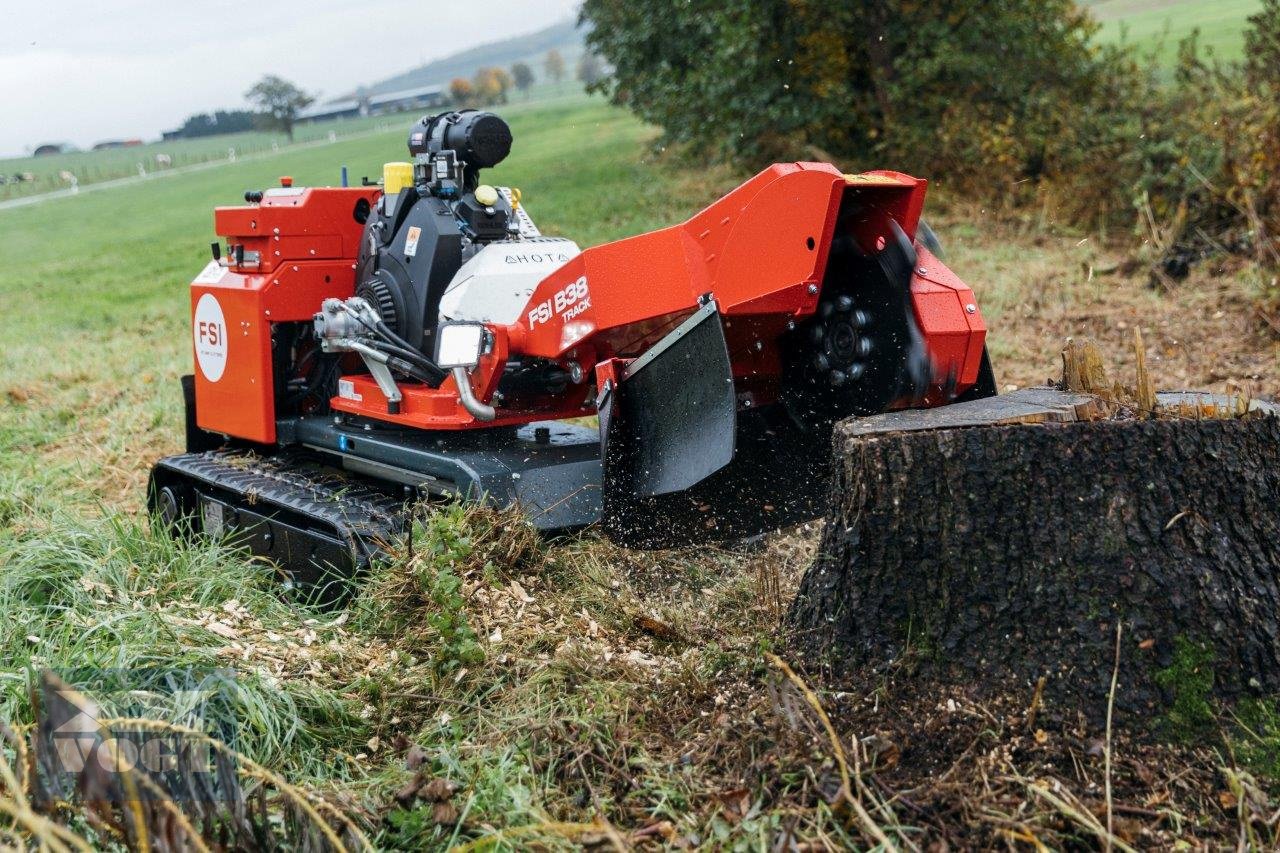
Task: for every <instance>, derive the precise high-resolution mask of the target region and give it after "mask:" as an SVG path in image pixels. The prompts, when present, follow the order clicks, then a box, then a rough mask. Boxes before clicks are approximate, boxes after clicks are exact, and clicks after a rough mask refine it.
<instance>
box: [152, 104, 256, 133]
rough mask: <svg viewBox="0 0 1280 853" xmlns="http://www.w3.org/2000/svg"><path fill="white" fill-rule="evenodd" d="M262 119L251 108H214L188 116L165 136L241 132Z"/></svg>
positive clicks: (252, 127) (252, 128) (254, 126)
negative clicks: (207, 111) (210, 111)
mask: <svg viewBox="0 0 1280 853" xmlns="http://www.w3.org/2000/svg"><path fill="white" fill-rule="evenodd" d="M261 121H262V119H261V117H260V116H259V115H258V113H255V112H253V111H252V110H215V111H214V112H212V113H196V114H195V115H193V116H189V117H188V118H187V120H186V121H184V122H183V123H182V126H181V127H179V128H178V129H177V130H174V131H171V132H169V133H167V134H165V136H166V137H167V138H170V139H198V138H200V137H202V136H217V135H219V134H223V133H242V132H244V131H247V130H254V129H255V128H257V127H259V126H260V123H261Z"/></svg>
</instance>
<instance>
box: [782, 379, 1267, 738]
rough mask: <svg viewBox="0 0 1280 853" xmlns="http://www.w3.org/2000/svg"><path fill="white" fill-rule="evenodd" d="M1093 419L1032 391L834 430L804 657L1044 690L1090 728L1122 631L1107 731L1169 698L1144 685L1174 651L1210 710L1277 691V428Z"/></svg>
mask: <svg viewBox="0 0 1280 853" xmlns="http://www.w3.org/2000/svg"><path fill="white" fill-rule="evenodd" d="M1206 400H1209V403H1206V402H1205V401H1206ZM1095 403H1096V399H1095V398H1094V397H1092V396H1091V395H1088V394H1072V393H1064V392H1058V391H1054V390H1050V389H1035V390H1031V391H1026V392H1018V393H1016V394H1012V395H1008V396H1004V397H995V398H990V399H988V400H978V401H973V402H970V403H962V404H957V405H954V406H949V407H944V408H941V409H934V410H928V411H911V412H897V413H892V414H888V415H881V416H877V417H874V418H865V419H860V420H852V421H847V422H845V423H843V424H841V425H839V426H838V427H837V430H836V435H835V440H834V452H835V456H836V458H835V464H834V471H833V483H832V492H831V498H830V501H829V504H830V510H829V514H828V517H827V523H826V528H825V532H824V534H823V541H822V547H821V549H820V551H819V557H818V559H817V561H816V562H815V564H814V565H813V566H812V567H811V568H810V569H809V571H808V572H807V574H806V576H805V578H804V580H803V582H802V584H801V589H800V593H799V595H798V597H797V599H796V601H795V603H794V605H793V606H792V610H791V613H790V620H791V622H792V625H793V627H794V628H796V629H797V637H798V642H799V643H800V644H801V645H802V647H803V648H804V649H806V650H807V651H808V652H811V653H817V654H820V655H823V656H824V657H823V659H824V660H825V661H827V662H829V663H830V664H831V665H832V666H833V667H834V668H835V670H836V671H837V673H839V672H842V671H843V672H845V673H853V672H863V673H865V672H866V671H867V668H868V667H871V668H872V669H873V670H874V669H875V668H877V667H881V666H883V665H885V664H889V663H891V662H895V661H901V660H904V659H906V660H910V661H911V663H912V665H913V666H915V667H917V669H916V672H917V674H918V675H919V676H921V677H925V678H935V679H939V680H941V681H944V682H948V683H963V684H971V685H973V686H974V687H975V688H976V689H977V690H978V691H979V692H986V691H998V690H999V691H1003V690H1007V689H1009V688H1011V687H1013V688H1015V689H1022V687H1023V686H1024V685H1025V686H1026V687H1027V688H1033V687H1034V685H1036V684H1037V682H1038V681H1039V680H1040V679H1041V678H1042V677H1044V678H1045V687H1044V696H1045V698H1046V700H1051V701H1054V702H1056V703H1060V704H1070V705H1074V706H1076V707H1078V708H1079V709H1080V710H1081V711H1083V712H1084V713H1085V714H1086V715H1088V716H1089V717H1090V718H1092V719H1093V720H1094V721H1098V720H1100V719H1101V718H1102V716H1103V715H1104V714H1105V711H1106V703H1107V697H1108V693H1109V690H1110V683H1111V677H1112V671H1113V668H1114V666H1115V655H1116V626H1117V623H1120V624H1121V625H1122V633H1121V636H1122V639H1121V647H1120V665H1119V682H1118V683H1119V687H1118V689H1117V692H1116V696H1115V706H1116V709H1117V713H1127V714H1133V715H1152V714H1158V713H1159V712H1161V711H1162V710H1163V709H1164V708H1165V707H1166V706H1167V705H1168V703H1169V702H1170V701H1171V700H1172V698H1173V697H1172V695H1171V691H1176V689H1177V685H1172V684H1170V683H1169V678H1168V677H1167V676H1166V677H1159V673H1161V671H1172V670H1171V669H1170V668H1171V667H1172V666H1173V665H1174V663H1175V661H1176V658H1177V656H1178V655H1179V654H1180V653H1183V652H1185V650H1186V649H1188V648H1193V649H1198V650H1200V652H1202V653H1203V657H1202V658H1200V660H1201V662H1202V663H1206V664H1208V665H1209V666H1210V667H1211V668H1212V672H1213V685H1212V693H1213V694H1215V695H1217V696H1220V697H1225V698H1228V699H1230V698H1237V697H1239V696H1241V695H1245V694H1269V693H1280V420H1278V419H1277V417H1275V415H1276V414H1277V413H1278V410H1277V408H1276V407H1275V406H1274V405H1269V404H1266V403H1259V402H1256V401H1255V402H1253V403H1252V404H1251V406H1252V409H1253V411H1252V412H1251V413H1250V415H1249V416H1248V417H1246V418H1223V419H1173V420H1169V419H1166V420H1158V419H1137V418H1131V419H1128V420H1115V419H1101V418H1100V417H1099V414H1100V411H1101V410H1100V409H1099V407H1098V406H1096V405H1095ZM1160 403H1161V404H1163V405H1167V406H1170V407H1175V408H1177V410H1179V411H1188V410H1190V411H1197V412H1199V411H1201V410H1203V409H1204V408H1205V407H1206V406H1207V405H1209V404H1212V408H1213V409H1222V408H1226V409H1228V410H1229V408H1230V406H1231V405H1233V403H1232V402H1231V401H1227V400H1224V399H1211V398H1200V397H1188V396H1186V395H1164V394H1162V395H1160ZM1198 653H1199V652H1198ZM810 659H813V658H810ZM1026 695H1027V696H1028V697H1030V695H1031V691H1030V689H1028V690H1027V693H1026Z"/></svg>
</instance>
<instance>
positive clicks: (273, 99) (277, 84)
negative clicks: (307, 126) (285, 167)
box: [244, 74, 315, 142]
mask: <svg viewBox="0 0 1280 853" xmlns="http://www.w3.org/2000/svg"><path fill="white" fill-rule="evenodd" d="M244 96H245V97H246V98H248V99H249V101H251V102H252V103H254V104H256V105H257V106H258V107H259V108H260V109H261V110H262V111H263V112H264V113H266V114H267V115H268V116H269V117H270V119H271V122H272V123H273V124H274V125H275V126H276V127H278V128H280V130H282V131H284V133H285V134H286V135H287V136H288V137H289V141H290V142H292V141H293V123H294V122H295V121H297V118H298V113H299V112H301V111H302V110H304V109H306V108H307V107H309V106H311V105H312V104H313V103H315V98H313V97H312V96H311V95H308V94H307V93H306V92H304V91H302V90H301V89H299V88H298V87H297V86H295V85H293V84H292V83H290V82H289V81H288V80H285V79H283V78H280V77H277V76H275V75H274V74H268V75H267V76H265V77H263V78H262V79H261V80H259V81H258V82H257V83H255V84H254V86H253V88H252V89H250V90H249V91H247V92H245V93H244Z"/></svg>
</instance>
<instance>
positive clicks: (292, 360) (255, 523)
mask: <svg viewBox="0 0 1280 853" xmlns="http://www.w3.org/2000/svg"><path fill="white" fill-rule="evenodd" d="M407 141H408V150H409V157H410V158H411V159H410V160H407V161H405V162H400V163H395V162H393V163H388V164H386V166H385V167H384V170H383V174H382V180H381V181H380V182H370V181H363V182H362V183H361V185H360V186H356V187H349V186H346V185H345V182H344V185H343V186H341V187H323V188H319V187H317V188H307V187H296V186H293V185H292V181H290V180H288V179H281V185H280V186H278V187H272V188H269V189H265V190H252V191H249V192H247V193H246V194H245V201H246V204H245V205H237V206H229V207H220V208H218V209H217V210H216V212H215V215H214V225H215V230H216V231H217V234H218V236H219V240H218V242H216V243H214V244H213V246H212V258H211V259H210V260H209V262H208V263H207V264H206V266H205V268H204V269H203V270H202V271H200V272H199V274H198V275H196V276H195V277H194V279H193V280H192V282H191V287H190V296H191V335H192V338H191V340H192V349H193V355H194V357H195V358H194V361H195V370H194V372H193V375H192V376H191V377H189V378H186V379H184V381H183V391H184V399H185V401H186V410H187V411H186V413H187V430H186V433H187V452H186V453H184V454H180V455H178V456H173V457H169V458H167V459H163V460H161V461H160V462H159V463H157V465H156V467H155V469H154V471H153V474H152V479H151V489H150V497H149V505H150V507H151V509H152V511H153V512H154V513H155V514H156V515H157V517H158V518H159V519H160V520H161V521H162V522H163V523H165V524H167V525H168V526H170V527H171V528H173V529H175V530H179V531H182V532H185V533H195V534H204V535H211V536H219V537H234V538H235V541H239V542H242V543H244V544H245V545H246V546H248V547H249V548H250V549H251V550H253V551H254V552H256V553H258V554H261V555H263V556H265V557H268V558H270V559H271V560H273V561H274V562H275V563H276V564H277V565H278V566H279V567H280V570H281V571H282V573H284V574H285V575H286V576H287V578H288V579H289V580H290V581H291V582H292V583H295V584H299V585H305V586H307V587H308V589H311V590H318V591H320V592H319V594H322V595H331V594H334V593H332V592H331V590H337V589H341V588H342V587H343V585H344V584H345V583H346V581H347V580H348V579H349V578H351V577H352V576H355V575H358V574H359V573H360V572H362V571H363V570H364V569H365V568H367V566H368V565H369V563H370V561H371V560H374V559H376V557H377V555H378V554H379V553H381V552H382V551H383V550H384V549H385V547H386V545H387V543H388V542H390V541H393V540H394V539H395V538H396V537H398V536H400V535H401V534H402V533H403V531H404V529H405V527H406V525H407V521H406V512H407V511H408V510H407V509H406V507H408V506H417V505H420V504H421V502H423V501H433V500H440V499H463V500H471V501H488V502H490V503H492V504H494V505H497V506H504V507H505V506H509V505H516V506H518V507H519V508H520V509H521V510H522V511H523V512H524V513H525V514H526V516H527V517H528V518H529V520H530V522H531V523H532V524H533V525H534V526H535V527H536V528H537V529H539V530H541V531H544V532H546V533H559V532H563V531H571V530H578V529H582V528H584V527H591V526H593V525H596V524H599V526H600V529H601V530H603V532H604V533H605V534H606V535H608V536H609V537H611V538H613V539H614V540H616V541H618V542H620V543H622V544H626V545H631V546H637V547H650V548H656V547H667V546H670V545H682V544H694V543H700V542H706V541H717V540H719V541H723V540H727V539H734V538H737V537H749V536H754V535H756V534H759V533H762V532H764V531H767V530H770V529H774V528H778V527H783V526H786V525H790V524H794V523H797V522H800V521H804V520H806V519H810V518H814V517H816V516H818V515H819V514H820V513H821V511H822V508H823V504H824V502H825V499H826V491H825V490H826V479H827V476H826V474H827V457H828V454H829V437H830V433H831V427H832V424H833V423H835V422H836V421H838V420H840V419H842V418H847V417H851V416H860V415H869V414H873V413H877V412H882V411H885V410H888V409H894V408H903V407H910V406H936V405H944V404H946V403H948V402H950V401H952V400H954V399H957V398H959V399H964V398H966V397H971V396H975V395H977V396H984V395H987V394H990V393H994V378H993V376H992V374H991V369H990V363H989V361H988V360H987V358H986V354H985V348H984V342H985V337H986V326H985V324H984V322H983V319H982V314H981V312H980V311H979V309H978V306H977V301H976V299H975V297H974V294H973V291H972V290H971V289H970V288H969V286H968V285H966V284H965V283H964V282H963V281H962V280H961V279H960V278H959V277H958V276H957V275H956V274H955V273H953V272H952V271H951V270H950V269H948V268H947V267H946V265H945V264H943V263H942V261H941V260H940V259H939V258H940V256H941V250H940V248H939V247H938V246H937V244H936V239H935V238H934V237H933V236H932V232H931V231H930V230H929V228H928V226H926V225H924V224H923V223H922V221H921V214H922V212H923V209H924V203H925V196H926V192H927V186H928V185H927V183H926V182H925V181H923V180H921V179H918V178H914V177H911V176H910V175H905V174H902V173H900V172H891V171H876V172H867V173H864V174H860V175H847V174H844V173H842V172H840V171H839V170H838V169H836V168H835V167H833V166H831V165H829V164H825V163H779V164H775V165H773V166H770V167H769V168H767V169H765V170H763V171H762V172H760V173H759V174H758V175H756V176H755V177H753V178H751V179H750V180H748V181H746V182H744V183H743V184H742V185H741V186H740V187H738V188H737V189H735V190H733V191H732V192H730V193H728V194H727V195H725V196H724V197H723V198H720V199H718V200H715V201H713V202H712V203H711V204H710V205H708V206H707V207H706V208H705V209H704V210H702V211H701V212H699V213H698V214H696V215H695V216H693V217H691V218H690V219H689V220H688V221H686V222H683V223H679V224H676V225H672V226H670V227H667V228H662V229H659V230H657V231H653V232H650V233H647V234H640V235H637V236H634V237H629V238H626V239H623V240H619V241H616V242H613V243H607V244H604V245H600V246H595V247H591V248H587V249H582V248H580V247H579V246H578V245H577V244H576V243H574V242H573V241H572V240H570V239H567V238H564V237H550V236H545V235H543V234H542V233H541V232H540V231H539V230H538V227H537V225H536V224H535V223H534V220H533V218H532V216H531V215H530V212H529V209H528V206H527V205H526V204H525V200H524V199H523V198H522V196H521V193H520V191H519V189H518V188H515V187H502V186H493V185H490V184H487V183H484V181H483V180H482V172H483V171H484V170H485V169H489V168H491V167H493V166H496V165H498V164H499V163H500V162H501V161H502V160H504V159H505V158H506V156H507V155H508V153H509V152H510V151H511V148H512V145H513V142H514V140H513V137H512V134H511V131H510V128H509V127H508V126H507V125H506V123H505V122H504V121H502V119H500V118H499V117H498V116H496V115H493V114H492V113H488V112H479V111H476V110H458V111H452V112H446V113H441V114H439V115H433V116H426V117H424V118H423V119H422V120H421V121H419V122H417V123H415V124H414V125H413V127H412V128H411V129H410V131H409V137H408V140H407ZM335 169H336V167H335ZM597 415H598V417H599V424H600V427H599V429H598V430H597V429H594V428H591V427H587V426H582V425H581V423H582V419H583V418H589V417H592V416H597ZM335 582H336V586H335Z"/></svg>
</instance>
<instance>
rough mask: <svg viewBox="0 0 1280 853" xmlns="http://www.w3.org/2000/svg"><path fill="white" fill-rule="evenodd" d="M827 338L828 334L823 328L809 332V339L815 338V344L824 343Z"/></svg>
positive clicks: (817, 327)
mask: <svg viewBox="0 0 1280 853" xmlns="http://www.w3.org/2000/svg"><path fill="white" fill-rule="evenodd" d="M826 336H827V333H826V332H825V331H824V330H823V328H822V327H821V326H814V327H813V330H812V331H810V332H809V337H811V338H813V342H814V343H815V344H820V343H822V341H823V339H824V338H825V337H826Z"/></svg>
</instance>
